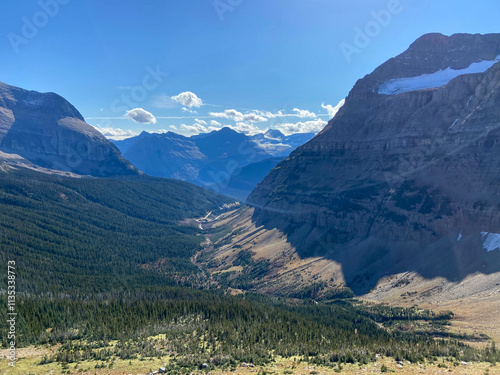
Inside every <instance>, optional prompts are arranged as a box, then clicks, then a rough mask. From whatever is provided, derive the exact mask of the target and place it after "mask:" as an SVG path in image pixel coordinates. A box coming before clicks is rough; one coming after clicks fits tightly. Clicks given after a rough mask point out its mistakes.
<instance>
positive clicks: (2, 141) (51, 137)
mask: <svg viewBox="0 0 500 375" xmlns="http://www.w3.org/2000/svg"><path fill="white" fill-rule="evenodd" d="M0 151H1V153H2V155H4V156H5V157H3V158H2V159H3V160H4V161H5V160H7V161H8V160H13V157H12V155H18V156H20V157H22V158H23V159H24V160H27V161H29V162H31V163H33V164H34V165H38V166H40V167H43V168H48V169H54V170H60V171H66V172H72V173H76V174H82V175H92V176H114V175H133V174H138V173H139V172H138V171H137V169H136V168H135V167H133V166H132V165H131V164H130V163H129V162H128V161H127V160H125V159H124V158H123V157H122V156H121V154H120V151H119V150H118V149H117V148H116V146H114V145H113V144H112V143H111V142H109V141H108V140H107V139H106V138H105V137H104V136H103V135H102V134H101V133H99V132H98V131H97V130H96V129H95V128H94V127H92V126H91V125H89V124H87V123H86V122H85V120H84V118H83V117H82V115H81V114H80V112H78V110H77V109H76V108H75V107H73V106H72V105H71V104H70V103H69V102H68V101H67V100H65V99H64V98H62V97H61V96H59V95H57V94H54V93H39V92H36V91H28V90H24V89H21V88H18V87H14V86H9V85H7V84H5V83H2V82H0Z"/></svg>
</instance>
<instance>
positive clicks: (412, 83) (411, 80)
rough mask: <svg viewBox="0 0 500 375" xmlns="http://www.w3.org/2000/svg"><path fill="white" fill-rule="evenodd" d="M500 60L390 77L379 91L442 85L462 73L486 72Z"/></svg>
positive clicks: (392, 92)
mask: <svg viewBox="0 0 500 375" xmlns="http://www.w3.org/2000/svg"><path fill="white" fill-rule="evenodd" d="M499 61H500V55H498V56H497V57H496V58H495V60H492V61H489V60H482V61H480V62H477V63H472V64H470V65H469V66H468V67H467V68H465V69H457V70H455V69H451V68H449V67H448V68H446V69H445V70H438V71H437V72H434V73H430V74H422V75H421V76H418V77H407V78H396V79H390V80H388V81H386V82H384V83H383V84H382V85H380V86H379V88H378V93H379V94H381V95H397V94H401V93H403V92H408V91H414V90H424V89H431V88H436V87H441V86H444V85H446V84H447V83H448V82H450V81H451V80H452V79H453V78H456V77H458V76H460V75H462V74H473V73H484V72H485V71H487V70H488V69H489V68H491V67H492V66H493V65H495V63H497V62H499Z"/></svg>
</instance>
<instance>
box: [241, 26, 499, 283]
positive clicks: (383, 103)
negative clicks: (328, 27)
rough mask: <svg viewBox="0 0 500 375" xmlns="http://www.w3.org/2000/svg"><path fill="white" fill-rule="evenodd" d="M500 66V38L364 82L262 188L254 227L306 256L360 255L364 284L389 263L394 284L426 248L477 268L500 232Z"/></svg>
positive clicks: (437, 39) (422, 52) (417, 59)
mask: <svg viewBox="0 0 500 375" xmlns="http://www.w3.org/2000/svg"><path fill="white" fill-rule="evenodd" d="M499 56H500V34H491V35H467V34H457V35H453V36H451V37H446V36H443V35H441V34H429V35H425V36H423V37H421V38H420V39H418V40H417V41H416V42H414V43H413V44H412V45H411V46H410V48H409V49H408V50H407V51H406V52H404V53H402V54H401V55H399V56H397V57H396V58H393V59H391V60H389V61H387V62H386V63H384V64H383V65H381V66H380V67H379V68H377V69H376V70H375V71H374V72H373V73H371V74H370V75H367V76H366V77H364V78H363V79H361V80H359V81H358V82H357V83H356V85H355V86H354V88H353V89H352V90H351V92H350V93H349V96H348V97H347V99H346V103H345V105H344V107H343V108H342V109H341V110H340V111H339V113H338V114H337V115H336V116H335V118H334V119H332V120H331V121H330V122H329V124H328V125H327V126H326V127H325V129H324V130H323V131H322V132H321V133H320V134H318V135H317V136H316V137H315V138H314V139H312V140H311V141H310V142H308V143H307V144H305V145H304V146H302V147H299V148H298V149H297V150H296V151H295V152H293V153H292V154H291V155H290V157H289V158H288V159H287V160H285V161H284V162H282V163H280V164H279V165H278V166H277V167H276V168H275V169H274V170H273V171H271V173H270V174H269V175H268V176H267V177H266V178H265V179H264V181H263V182H262V183H261V184H259V185H258V186H257V188H256V189H255V190H254V191H253V192H252V193H251V195H250V197H249V202H250V203H251V204H252V205H253V206H255V207H256V208H257V210H256V212H257V213H256V215H255V217H254V219H255V220H256V221H258V222H259V223H263V224H265V225H267V226H271V227H272V226H276V227H279V228H281V229H282V230H284V231H285V232H286V233H287V234H288V238H289V240H290V241H292V243H294V245H296V246H297V247H298V248H301V249H302V251H303V254H307V255H309V254H311V252H313V253H318V252H320V253H324V254H327V255H329V256H331V257H334V258H335V257H337V255H335V254H336V251H345V250H346V249H352V251H351V253H350V255H351V257H352V256H353V255H354V256H356V257H358V259H357V263H356V265H354V263H353V264H351V266H352V267H351V268H353V272H352V275H351V276H352V277H353V278H354V277H355V276H356V274H357V273H359V272H361V271H362V269H363V267H365V268H366V267H370V266H373V264H376V263H377V262H378V261H379V260H380V259H384V258H385V260H386V261H388V260H390V261H391V262H390V264H386V265H385V266H384V272H386V271H387V273H390V272H392V271H394V270H393V269H392V268H394V266H395V263H394V260H395V259H402V258H405V259H407V260H406V263H408V264H409V263H411V261H410V259H409V258H408V257H410V255H409V254H411V252H412V250H415V251H417V249H418V252H419V253H420V254H424V253H425V254H427V255H429V259H431V258H432V257H431V255H432V254H433V252H434V251H438V250H437V249H455V250H456V249H461V248H463V252H465V253H466V254H465V253H464V254H465V255H463V256H462V258H461V260H460V262H467V259H469V260H470V258H471V257H473V256H474V254H473V253H472V250H471V249H472V248H477V247H479V250H480V249H481V246H480V244H481V240H482V239H484V236H485V234H484V233H483V234H481V232H494V233H500V215H499V213H498V212H499V210H498V209H499V208H500V195H499V193H500V63H498V61H499ZM460 233H461V234H460ZM457 239H460V240H459V241H457ZM376 249H378V250H377V251H378V253H377V251H375V250H376ZM424 249H427V250H424ZM465 249H467V250H465ZM426 251H428V252H426ZM450 251H452V250H450ZM483 252H484V253H486V251H483ZM496 252H498V253H500V251H496ZM402 253H404V254H402ZM370 254H372V255H370ZM374 254H375V255H374ZM443 254H446V252H445V251H444V250H443ZM492 254H493V255H492ZM483 255H484V254H483ZM483 255H481V256H483ZM488 256H490V257H491V256H494V257H495V259H496V260H495V262H497V261H498V259H497V258H499V257H497V256H496V254H494V252H491V253H489V255H488ZM359 257H360V258H361V259H365V260H366V262H360V261H359V260H360V259H359ZM370 257H371V258H370ZM342 258H345V259H344V260H346V261H347V259H348V258H349V255H348V254H345V256H342ZM479 258H480V257H479ZM479 258H478V257H476V259H479ZM370 259H372V260H371V261H370ZM413 260H415V259H413ZM483 260H484V259H483ZM490 260H491V259H490ZM495 262H492V261H488V264H489V265H488V266H485V267H486V268H487V267H493V266H492V264H493V263H495ZM361 263H365V264H364V266H362V265H361ZM471 263H474V262H471V261H469V262H468V264H469V265H470V264H471ZM498 265H500V263H498ZM420 266H422V269H423V270H424V272H425V269H426V266H424V265H420ZM457 267H458V268H460V269H461V270H463V272H467V271H466V270H465V269H466V268H467V267H465V268H464V267H462V264H460V265H457ZM495 267H496V266H495ZM346 268H349V267H346ZM427 269H428V267H427ZM455 271H456V270H454V271H450V272H448V273H449V275H447V276H450V275H451V276H450V277H453V275H454V272H455ZM444 272H446V271H444Z"/></svg>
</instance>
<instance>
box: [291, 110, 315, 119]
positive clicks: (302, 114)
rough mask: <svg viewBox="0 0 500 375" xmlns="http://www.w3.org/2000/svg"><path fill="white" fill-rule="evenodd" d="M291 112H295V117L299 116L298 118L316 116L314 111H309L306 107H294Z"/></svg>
mask: <svg viewBox="0 0 500 375" xmlns="http://www.w3.org/2000/svg"><path fill="white" fill-rule="evenodd" d="M293 112H295V113H296V114H297V117H300V118H307V117H309V118H315V117H316V113H314V112H310V111H308V110H307V109H298V108H294V109H293Z"/></svg>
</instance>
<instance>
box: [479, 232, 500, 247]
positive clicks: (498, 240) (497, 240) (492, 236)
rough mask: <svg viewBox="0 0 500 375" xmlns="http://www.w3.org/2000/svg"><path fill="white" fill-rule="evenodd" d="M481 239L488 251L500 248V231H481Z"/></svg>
mask: <svg viewBox="0 0 500 375" xmlns="http://www.w3.org/2000/svg"><path fill="white" fill-rule="evenodd" d="M481 239H482V241H483V249H486V251H493V250H497V249H499V250H500V233H489V232H481Z"/></svg>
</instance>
